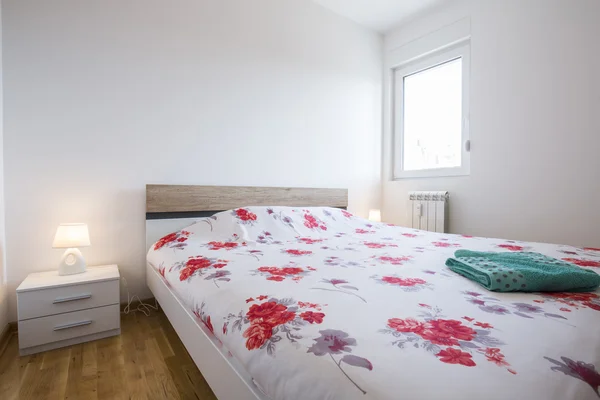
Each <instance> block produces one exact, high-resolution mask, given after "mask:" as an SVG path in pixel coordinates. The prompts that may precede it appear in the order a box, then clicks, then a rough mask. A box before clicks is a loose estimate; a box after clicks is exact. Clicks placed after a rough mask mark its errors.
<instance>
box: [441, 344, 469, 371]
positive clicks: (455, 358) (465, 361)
mask: <svg viewBox="0 0 600 400" xmlns="http://www.w3.org/2000/svg"><path fill="white" fill-rule="evenodd" d="M436 356H438V357H439V358H440V361H441V362H445V363H447V364H460V365H464V366H466V367H474V366H475V365H476V364H475V361H473V356H472V355H470V354H469V353H465V352H464V351H460V350H458V349H453V348H451V347H448V348H447V349H446V350H442V351H440V352H439V353H437V354H436Z"/></svg>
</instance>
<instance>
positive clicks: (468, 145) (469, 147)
mask: <svg viewBox="0 0 600 400" xmlns="http://www.w3.org/2000/svg"><path fill="white" fill-rule="evenodd" d="M465 151H466V152H467V153H468V152H470V151H471V141H470V140H467V141H466V142H465Z"/></svg>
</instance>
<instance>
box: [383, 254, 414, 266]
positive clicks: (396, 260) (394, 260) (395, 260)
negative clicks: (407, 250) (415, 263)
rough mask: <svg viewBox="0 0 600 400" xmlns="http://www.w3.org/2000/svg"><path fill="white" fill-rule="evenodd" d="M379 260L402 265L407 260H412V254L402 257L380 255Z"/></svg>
mask: <svg viewBox="0 0 600 400" xmlns="http://www.w3.org/2000/svg"><path fill="white" fill-rule="evenodd" d="M378 259H379V261H381V262H384V263H389V264H392V265H402V264H403V263H405V262H406V261H410V260H411V259H412V256H402V257H390V256H381V257H378Z"/></svg>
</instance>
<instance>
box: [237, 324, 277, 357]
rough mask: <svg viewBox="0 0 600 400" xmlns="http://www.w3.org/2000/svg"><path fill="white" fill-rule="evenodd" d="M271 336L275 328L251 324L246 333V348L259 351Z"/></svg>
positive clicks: (267, 325)
mask: <svg viewBox="0 0 600 400" xmlns="http://www.w3.org/2000/svg"><path fill="white" fill-rule="evenodd" d="M271 336H273V328H272V327H271V325H269V324H267V323H256V324H251V325H250V327H249V328H248V329H246V331H245V332H244V337H245V338H246V339H247V340H246V348H247V349H248V350H254V349H259V348H260V347H261V346H262V345H263V344H264V343H265V342H266V341H267V340H268V339H269V338H270V337H271Z"/></svg>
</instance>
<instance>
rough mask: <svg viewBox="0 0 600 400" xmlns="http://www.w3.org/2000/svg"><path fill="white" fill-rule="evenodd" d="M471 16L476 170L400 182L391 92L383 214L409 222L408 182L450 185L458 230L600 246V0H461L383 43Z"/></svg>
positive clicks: (423, 186) (395, 43)
mask: <svg viewBox="0 0 600 400" xmlns="http://www.w3.org/2000/svg"><path fill="white" fill-rule="evenodd" d="M465 17H470V19H471V35H472V36H471V142H472V152H471V174H470V176H468V177H452V178H428V179H409V180H399V181H392V180H391V146H390V140H391V139H390V138H391V135H390V126H389V120H390V115H389V113H388V112H387V110H388V107H389V106H388V105H389V97H388V99H387V100H386V102H385V103H386V104H384V110H385V111H386V112H385V114H386V115H385V116H384V126H385V129H384V162H383V171H384V172H383V214H384V218H385V219H386V220H389V221H390V222H395V223H399V224H407V223H408V218H407V216H406V210H407V192H408V191H410V190H449V191H450V200H451V201H450V230H451V232H454V233H465V234H473V235H478V236H488V237H505V238H513V239H521V240H530V241H543V242H554V243H565V244H573V245H588V246H596V247H598V245H600V211H598V204H599V202H598V199H600V154H599V152H600V74H599V71H600V52H599V51H598V38H600V24H599V23H598V21H599V20H600V2H599V1H597V0H572V1H567V0H506V1H478V0H473V1H451V2H449V3H448V4H447V5H446V6H444V7H441V8H439V9H437V11H436V12H434V13H431V14H430V15H428V16H427V17H426V18H421V19H419V20H416V21H414V22H412V23H411V24H410V25H407V26H404V27H402V28H401V29H399V30H396V31H394V32H393V33H391V34H389V35H388V36H386V38H385V45H384V46H385V50H384V51H385V53H386V55H389V53H390V50H392V49H394V48H397V47H400V46H402V45H403V44H406V43H408V42H410V41H412V40H414V39H416V38H418V37H422V36H424V35H426V34H427V33H430V32H433V31H435V30H438V29H440V28H441V27H443V26H446V25H448V24H450V23H452V22H455V21H457V20H459V19H461V18H465ZM384 64H386V66H387V61H384ZM386 70H387V68H386ZM385 80H386V81H385V84H384V91H386V92H387V87H388V85H389V71H388V72H386V73H385Z"/></svg>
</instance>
